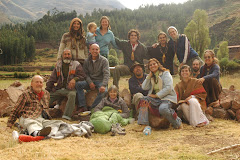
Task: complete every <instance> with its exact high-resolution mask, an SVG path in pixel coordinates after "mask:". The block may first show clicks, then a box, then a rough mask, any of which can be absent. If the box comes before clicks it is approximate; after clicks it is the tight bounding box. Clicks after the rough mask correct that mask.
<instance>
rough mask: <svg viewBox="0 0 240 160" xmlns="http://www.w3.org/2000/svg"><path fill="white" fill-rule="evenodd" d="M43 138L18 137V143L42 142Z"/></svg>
mask: <svg viewBox="0 0 240 160" xmlns="http://www.w3.org/2000/svg"><path fill="white" fill-rule="evenodd" d="M44 138H45V137H43V136H36V137H33V136H29V135H20V136H19V137H18V141H19V142H32V141H40V140H43V139H44Z"/></svg>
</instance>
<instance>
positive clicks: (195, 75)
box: [191, 59, 201, 78]
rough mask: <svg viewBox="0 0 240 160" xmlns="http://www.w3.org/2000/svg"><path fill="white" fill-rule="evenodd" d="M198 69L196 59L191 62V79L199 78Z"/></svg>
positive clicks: (199, 63) (198, 62) (199, 64)
mask: <svg viewBox="0 0 240 160" xmlns="http://www.w3.org/2000/svg"><path fill="white" fill-rule="evenodd" d="M200 67H201V62H200V61H199V60H198V59H195V60H194V61H193V63H192V73H191V77H193V78H199V76H200Z"/></svg>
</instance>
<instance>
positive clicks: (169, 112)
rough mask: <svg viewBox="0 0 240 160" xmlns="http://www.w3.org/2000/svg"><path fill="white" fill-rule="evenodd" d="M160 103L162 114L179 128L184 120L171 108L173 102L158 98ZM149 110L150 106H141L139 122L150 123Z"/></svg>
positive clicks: (174, 126)
mask: <svg viewBox="0 0 240 160" xmlns="http://www.w3.org/2000/svg"><path fill="white" fill-rule="evenodd" d="M158 104H159V105H158V106H159V108H158V110H159V113H160V115H161V116H163V117H164V118H166V119H167V120H168V121H169V122H170V123H171V124H172V126H173V128H178V127H179V126H180V125H181V123H182V120H181V119H180V118H179V117H178V116H177V114H176V112H175V111H174V110H173V109H172V108H171V107H172V102H170V101H168V100H158ZM148 112H149V110H148V107H144V106H143V107H140V108H139V115H138V124H143V125H149V120H148Z"/></svg>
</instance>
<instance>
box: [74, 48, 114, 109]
mask: <svg viewBox="0 0 240 160" xmlns="http://www.w3.org/2000/svg"><path fill="white" fill-rule="evenodd" d="M89 51H90V53H91V54H90V55H89V56H88V58H87V59H86V60H85V62H84V65H83V69H84V71H85V73H86V81H81V82H77V83H76V89H77V93H78V94H77V95H78V96H77V97H78V103H79V106H80V107H82V108H85V109H86V107H87V106H86V100H85V95H84V89H85V90H89V89H90V90H95V89H96V88H97V89H98V95H97V97H96V99H95V101H94V102H93V104H92V106H91V109H92V108H94V107H96V105H98V103H99V102H100V101H101V100H102V98H103V97H104V95H105V92H107V85H108V80H109V77H110V71H109V63H108V60H107V58H105V57H103V56H101V55H100V54H99V53H100V48H99V45H98V44H92V45H91V46H90V49H89Z"/></svg>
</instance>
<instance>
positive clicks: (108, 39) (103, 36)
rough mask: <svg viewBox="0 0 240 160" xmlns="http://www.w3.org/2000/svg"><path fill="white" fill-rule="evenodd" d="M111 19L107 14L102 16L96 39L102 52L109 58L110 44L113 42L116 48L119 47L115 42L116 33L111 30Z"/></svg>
mask: <svg viewBox="0 0 240 160" xmlns="http://www.w3.org/2000/svg"><path fill="white" fill-rule="evenodd" d="M110 29H111V27H110V21H109V18H108V17H107V16H102V18H101V19H100V28H97V31H96V34H97V36H96V37H95V38H96V41H97V43H98V45H99V47H100V54H101V55H102V56H104V57H106V58H108V54H109V48H108V45H109V44H110V43H111V44H112V45H113V46H114V47H115V48H118V47H117V45H116V42H115V38H114V34H113V32H112V31H111V30H110Z"/></svg>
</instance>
